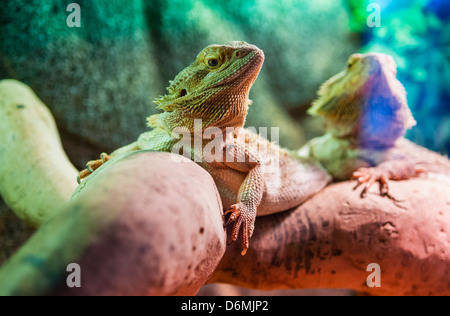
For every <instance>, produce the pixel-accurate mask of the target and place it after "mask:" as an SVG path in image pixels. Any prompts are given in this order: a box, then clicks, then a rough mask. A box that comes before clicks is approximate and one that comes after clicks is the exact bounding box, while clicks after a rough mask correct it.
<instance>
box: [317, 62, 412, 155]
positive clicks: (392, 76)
mask: <svg viewBox="0 0 450 316" xmlns="http://www.w3.org/2000/svg"><path fill="white" fill-rule="evenodd" d="M308 112H309V114H311V115H314V116H321V117H323V118H324V119H325V123H326V128H327V130H328V131H329V132H331V133H333V134H334V135H335V136H337V137H347V138H353V140H356V142H357V143H358V144H359V145H360V146H362V147H366V148H388V147H391V146H393V144H394V142H395V141H396V140H397V139H398V138H399V137H402V136H403V135H404V134H405V132H406V130H407V129H409V128H411V127H412V126H414V125H415V124H416V121H415V120H414V118H413V116H412V114H411V111H410V109H409V107H408V104H407V100H406V91H405V88H404V87H403V85H402V84H401V83H400V81H398V80H397V65H396V63H395V61H394V59H393V58H392V57H391V56H389V55H386V54H381V53H368V54H353V55H351V56H350V58H349V59H348V61H347V66H346V68H345V69H344V70H343V71H341V72H340V73H338V74H336V75H335V76H333V77H331V78H330V79H329V80H327V81H326V82H325V83H324V84H323V85H322V87H321V88H320V89H319V92H318V99H317V100H315V101H314V102H313V105H312V107H311V108H310V109H309V111H308Z"/></svg>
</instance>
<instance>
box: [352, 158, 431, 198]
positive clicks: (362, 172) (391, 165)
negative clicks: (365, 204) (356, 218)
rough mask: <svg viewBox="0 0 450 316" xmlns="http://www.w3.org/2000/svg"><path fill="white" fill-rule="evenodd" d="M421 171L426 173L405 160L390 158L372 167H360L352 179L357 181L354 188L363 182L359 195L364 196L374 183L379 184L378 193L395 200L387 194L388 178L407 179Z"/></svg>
mask: <svg viewBox="0 0 450 316" xmlns="http://www.w3.org/2000/svg"><path fill="white" fill-rule="evenodd" d="M422 173H426V170H425V169H422V168H419V167H418V166H417V165H416V164H413V163H411V162H409V161H407V160H390V161H385V162H383V163H381V164H379V165H378V166H376V167H372V168H360V169H358V170H357V171H355V172H353V175H352V178H351V179H352V180H357V181H358V183H357V185H356V186H355V188H354V189H356V188H358V187H359V186H360V185H361V184H363V183H365V185H364V188H363V190H362V191H361V197H365V196H366V195H367V192H368V191H369V189H370V187H371V186H372V185H373V184H374V183H375V182H379V184H380V194H381V195H382V196H387V197H389V198H390V199H393V200H395V198H394V197H392V196H391V195H390V194H389V180H396V181H400V180H408V179H410V178H412V177H416V176H418V175H420V174H422Z"/></svg>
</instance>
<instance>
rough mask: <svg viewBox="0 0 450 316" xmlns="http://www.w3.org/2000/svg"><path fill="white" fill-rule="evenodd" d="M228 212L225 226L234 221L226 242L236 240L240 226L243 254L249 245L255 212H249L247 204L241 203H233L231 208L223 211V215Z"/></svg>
mask: <svg viewBox="0 0 450 316" xmlns="http://www.w3.org/2000/svg"><path fill="white" fill-rule="evenodd" d="M228 214H230V216H229V218H228V221H227V222H226V224H225V226H227V225H228V224H230V223H231V222H234V225H233V230H232V231H231V239H230V241H229V242H228V244H231V243H232V242H234V241H236V240H237V238H238V236H239V231H240V230H241V227H242V252H241V255H243V256H244V255H245V254H246V253H247V250H248V248H249V245H250V242H249V240H250V238H251V237H252V235H253V230H254V228H255V216H256V215H253V214H256V212H251V211H250V210H249V209H248V208H247V206H245V205H244V204H242V203H238V204H234V205H232V206H231V208H230V209H229V210H228V211H226V212H225V213H224V216H227V215H228Z"/></svg>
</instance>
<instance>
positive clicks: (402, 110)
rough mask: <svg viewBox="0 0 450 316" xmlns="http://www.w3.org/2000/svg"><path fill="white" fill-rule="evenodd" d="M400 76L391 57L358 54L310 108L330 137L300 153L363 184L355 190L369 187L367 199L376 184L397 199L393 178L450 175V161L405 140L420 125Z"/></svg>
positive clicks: (314, 141)
mask: <svg viewBox="0 0 450 316" xmlns="http://www.w3.org/2000/svg"><path fill="white" fill-rule="evenodd" d="M396 76H397V65H396V63H395V61H394V59H393V58H392V57H391V56H389V55H385V54H381V53H368V54H353V55H351V56H350V58H349V59H348V61H347V67H346V69H345V70H343V71H342V72H340V73H338V74H336V75H335V76H333V77H331V78H330V79H329V80H327V81H326V82H325V83H324V84H323V85H322V86H321V88H320V89H319V91H318V98H317V100H315V101H314V102H313V104H312V107H311V108H310V109H309V110H308V113H309V114H311V115H313V116H318V117H321V118H322V119H323V121H324V125H325V132H326V133H325V134H324V135H323V136H321V137H317V138H314V139H312V140H310V141H309V142H308V143H307V144H306V145H305V146H303V147H302V148H301V149H300V150H299V152H298V154H299V155H300V156H303V157H310V158H313V159H315V160H317V161H319V162H320V163H321V164H322V165H323V166H324V167H325V169H327V170H328V172H329V173H330V174H331V175H332V176H333V177H334V179H336V180H346V179H347V180H348V179H354V180H357V181H358V182H357V185H356V187H355V189H356V188H357V187H358V186H359V185H361V184H364V188H363V190H362V192H361V196H362V197H364V196H365V195H366V194H367V192H368V190H369V188H370V187H371V186H372V185H373V184H374V183H376V182H379V183H380V192H381V195H384V196H388V197H390V198H392V199H393V197H392V196H391V195H390V194H389V187H388V183H389V180H406V179H409V178H411V177H416V176H418V175H420V174H422V173H428V172H444V173H448V174H450V162H449V160H448V159H447V158H446V157H443V156H441V155H439V154H437V153H434V152H431V151H428V150H426V149H425V148H422V147H420V146H418V145H415V144H414V143H412V142H410V141H408V140H406V139H405V138H404V137H403V136H404V134H405V132H406V130H407V129H409V128H411V127H413V126H414V125H415V124H416V121H415V119H414V118H413V115H412V113H411V111H410V109H409V107H408V104H407V100H406V91H405V88H404V87H403V85H402V84H401V83H400V81H399V80H397V78H396ZM394 200H395V199H394Z"/></svg>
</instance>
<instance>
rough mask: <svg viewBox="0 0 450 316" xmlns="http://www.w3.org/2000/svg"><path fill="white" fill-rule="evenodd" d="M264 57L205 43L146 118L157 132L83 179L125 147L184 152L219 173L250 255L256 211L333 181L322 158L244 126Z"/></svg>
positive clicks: (268, 210) (287, 203) (248, 48)
mask: <svg viewBox="0 0 450 316" xmlns="http://www.w3.org/2000/svg"><path fill="white" fill-rule="evenodd" d="M263 61H264V54H263V52H262V51H261V50H260V49H259V48H257V47H256V46H253V45H249V44H247V43H245V42H231V43H229V44H228V45H211V46H208V47H206V48H205V49H203V50H202V51H201V52H200V54H199V55H198V56H197V58H196V60H195V62H194V63H193V64H191V65H190V66H188V67H187V68H185V69H184V70H183V71H181V72H180V73H179V74H178V75H177V76H176V77H175V79H174V80H173V81H171V82H170V86H169V87H168V92H169V93H168V94H167V95H165V96H163V97H161V98H159V99H157V100H156V101H155V102H156V103H157V105H158V108H159V109H162V110H163V111H164V112H163V113H161V114H157V115H152V116H150V117H149V118H148V119H147V121H148V125H149V126H150V127H152V128H153V130H152V131H150V132H146V133H143V134H142V135H141V136H140V137H139V138H138V140H137V141H136V142H135V143H132V144H130V145H128V146H125V147H123V148H120V149H118V150H116V151H115V152H113V153H112V154H111V155H110V156H109V155H106V154H103V155H102V159H100V160H96V161H91V162H89V163H88V165H87V170H83V171H82V172H81V173H80V176H79V178H80V179H82V178H84V177H86V176H88V175H89V174H90V173H91V172H93V171H94V170H95V169H96V168H98V167H99V166H100V165H101V164H103V163H104V162H106V161H107V160H108V159H111V158H113V157H114V156H118V155H120V154H122V153H124V152H129V151H133V150H158V151H169V152H175V153H181V152H182V154H183V155H185V156H187V157H189V158H191V159H192V160H194V161H195V162H197V163H198V164H199V165H200V166H202V167H203V168H204V169H205V170H207V171H208V172H209V173H210V174H211V176H212V177H213V179H214V181H215V183H216V185H217V188H218V190H219V193H220V195H221V198H222V202H223V205H224V208H225V209H228V211H227V212H226V213H225V215H229V219H228V222H234V226H233V230H232V234H231V242H232V241H235V240H236V239H237V238H238V235H239V232H242V237H241V238H242V247H243V251H242V255H244V254H245V253H246V251H247V249H248V247H249V240H250V238H251V236H252V234H253V230H254V224H255V218H256V216H257V215H258V216H260V215H268V214H272V213H277V212H281V211H285V210H288V209H290V208H292V207H295V206H297V205H299V204H301V203H302V202H303V201H305V200H306V199H307V198H308V197H310V196H311V195H313V194H314V193H316V192H318V191H319V190H321V189H322V188H323V187H325V185H326V184H327V183H328V182H329V181H330V180H331V177H330V176H329V175H328V174H327V172H326V171H325V170H323V169H322V168H321V167H319V166H318V165H317V164H316V163H314V162H311V161H310V160H309V159H303V158H298V157H295V155H293V154H291V153H289V152H288V151H287V150H284V149H281V148H279V147H278V146H277V145H275V144H274V143H271V142H269V141H267V140H266V139H264V138H262V137H260V136H258V135H257V134H255V133H253V132H252V131H250V130H248V129H245V128H243V126H244V123H245V118H246V115H247V110H248V105H249V103H250V102H249V99H248V94H249V91H250V88H251V86H252V85H253V83H254V82H255V80H256V78H257V76H258V74H259V71H260V69H261V66H262V64H263ZM212 135H214V137H212ZM192 144H193V145H192ZM212 148H213V149H212Z"/></svg>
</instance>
